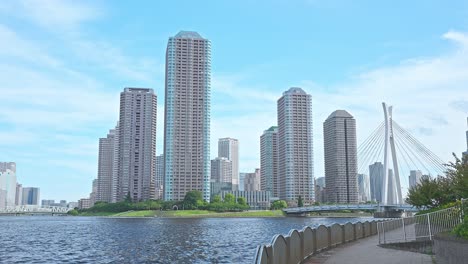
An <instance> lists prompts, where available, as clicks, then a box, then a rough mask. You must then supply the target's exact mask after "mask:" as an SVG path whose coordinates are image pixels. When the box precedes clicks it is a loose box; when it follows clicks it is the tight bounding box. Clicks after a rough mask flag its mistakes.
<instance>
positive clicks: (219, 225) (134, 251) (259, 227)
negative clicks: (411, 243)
mask: <svg viewBox="0 0 468 264" xmlns="http://www.w3.org/2000/svg"><path fill="white" fill-rule="evenodd" d="M367 219H368V218H367ZM364 220H366V218H301V217H285V218H190V219H185V218H99V217H68V216H55V217H54V216H22V217H8V216H7V217H0V263H252V261H253V257H254V255H255V249H256V247H257V246H258V245H260V244H263V243H269V242H270V241H271V238H272V237H273V236H274V235H275V234H287V233H288V232H289V230H290V229H292V228H296V229H300V228H302V227H304V226H306V225H309V226H317V225H319V224H332V223H335V222H337V223H345V222H348V221H349V222H356V221H364Z"/></svg>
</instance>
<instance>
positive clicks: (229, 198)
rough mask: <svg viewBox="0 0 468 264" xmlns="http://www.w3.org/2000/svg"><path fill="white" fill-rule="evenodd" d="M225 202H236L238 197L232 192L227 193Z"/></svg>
mask: <svg viewBox="0 0 468 264" xmlns="http://www.w3.org/2000/svg"><path fill="white" fill-rule="evenodd" d="M224 202H225V203H227V204H235V203H236V198H235V197H234V195H232V194H231V193H227V194H226V195H225V196H224Z"/></svg>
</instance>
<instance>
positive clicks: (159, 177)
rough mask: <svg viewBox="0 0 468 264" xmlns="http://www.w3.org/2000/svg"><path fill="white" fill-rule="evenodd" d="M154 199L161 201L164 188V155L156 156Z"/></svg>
mask: <svg viewBox="0 0 468 264" xmlns="http://www.w3.org/2000/svg"><path fill="white" fill-rule="evenodd" d="M155 182H156V199H162V198H163V197H162V196H163V190H164V188H163V186H164V154H161V155H159V156H156V180H155Z"/></svg>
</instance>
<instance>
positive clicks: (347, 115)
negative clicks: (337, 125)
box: [327, 110, 353, 119]
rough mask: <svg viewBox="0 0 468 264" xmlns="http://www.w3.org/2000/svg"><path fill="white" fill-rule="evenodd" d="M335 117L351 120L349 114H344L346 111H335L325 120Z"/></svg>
mask: <svg viewBox="0 0 468 264" xmlns="http://www.w3.org/2000/svg"><path fill="white" fill-rule="evenodd" d="M335 117H342V118H353V116H352V115H351V114H350V113H348V112H346V110H336V111H335V112H333V113H331V114H330V116H328V118H327V119H330V118H335Z"/></svg>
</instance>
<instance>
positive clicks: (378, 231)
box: [377, 222, 380, 245]
mask: <svg viewBox="0 0 468 264" xmlns="http://www.w3.org/2000/svg"><path fill="white" fill-rule="evenodd" d="M377 233H378V234H379V245H380V223H378V222H377Z"/></svg>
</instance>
